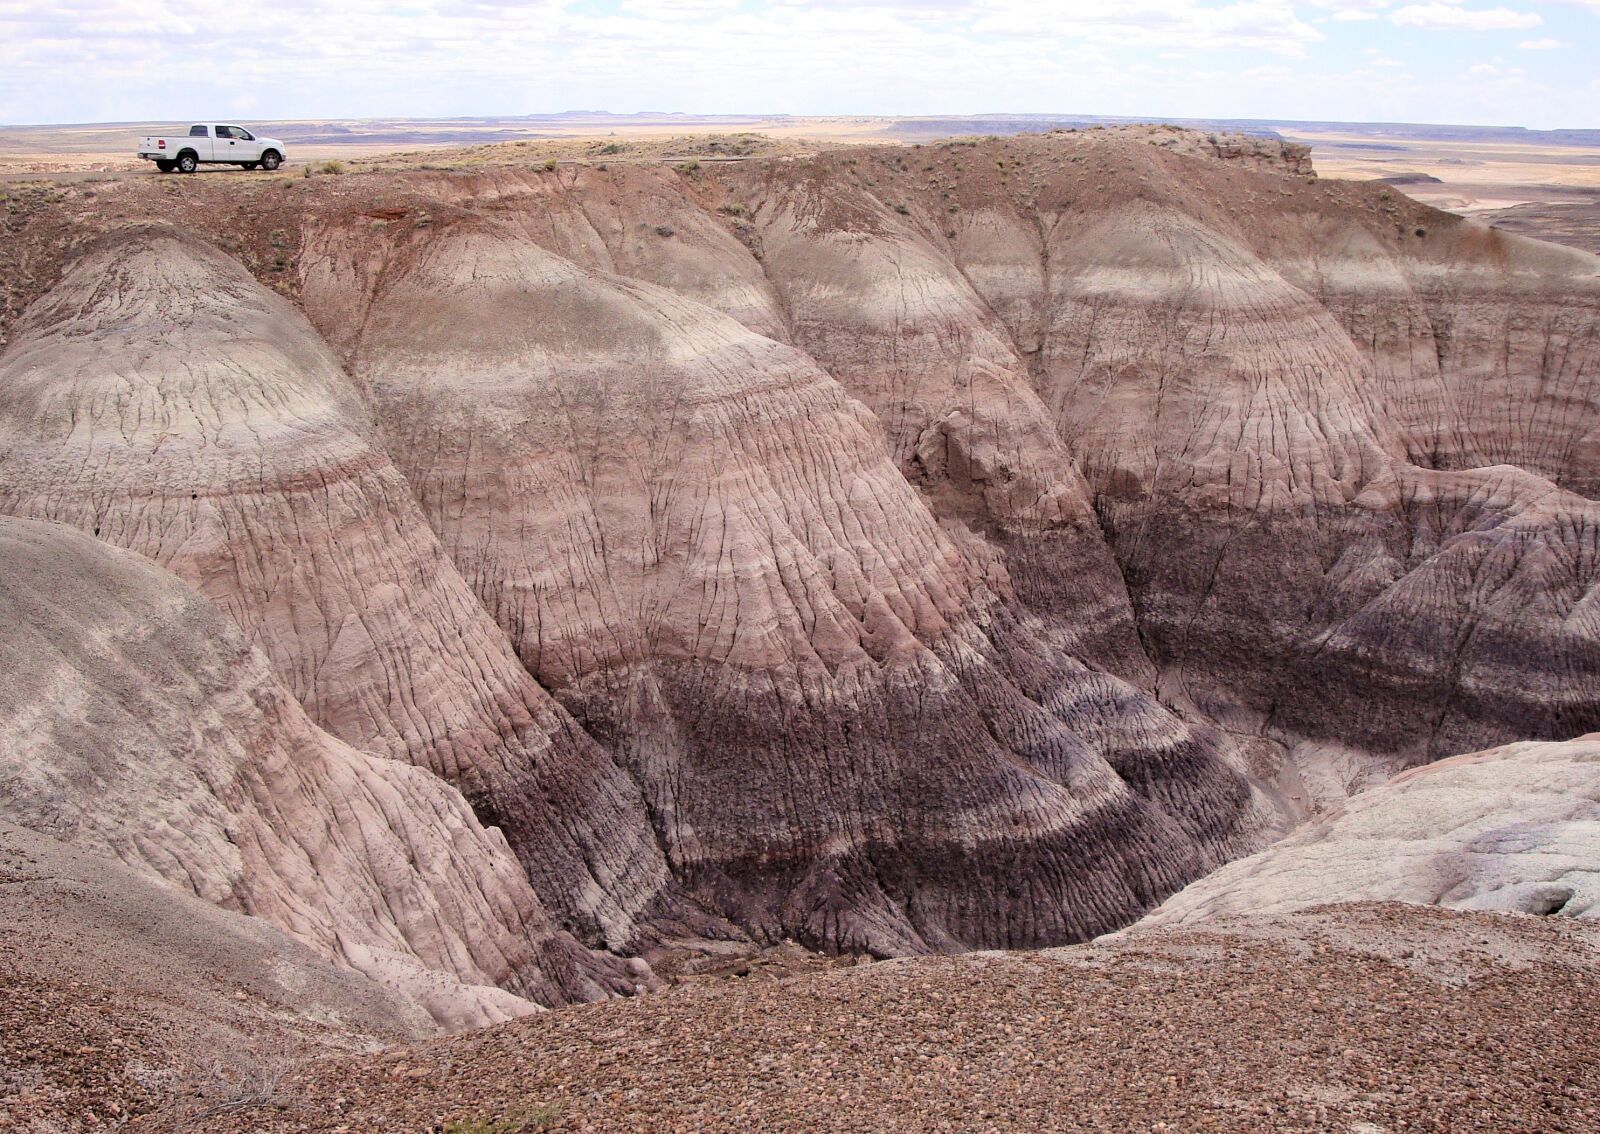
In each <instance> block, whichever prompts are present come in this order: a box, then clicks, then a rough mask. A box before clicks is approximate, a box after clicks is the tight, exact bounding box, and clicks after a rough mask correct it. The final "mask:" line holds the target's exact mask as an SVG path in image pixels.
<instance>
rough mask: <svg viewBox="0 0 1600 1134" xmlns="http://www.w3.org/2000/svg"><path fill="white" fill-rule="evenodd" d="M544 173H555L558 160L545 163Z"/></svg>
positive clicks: (551, 159) (552, 159)
mask: <svg viewBox="0 0 1600 1134" xmlns="http://www.w3.org/2000/svg"><path fill="white" fill-rule="evenodd" d="M544 171H545V172H546V173H554V172H555V171H556V159H555V158H550V159H549V160H547V161H546V162H545V163H544Z"/></svg>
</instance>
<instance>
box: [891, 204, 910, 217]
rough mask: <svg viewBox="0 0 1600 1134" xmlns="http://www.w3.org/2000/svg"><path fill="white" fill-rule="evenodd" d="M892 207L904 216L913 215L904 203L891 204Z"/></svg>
mask: <svg viewBox="0 0 1600 1134" xmlns="http://www.w3.org/2000/svg"><path fill="white" fill-rule="evenodd" d="M890 207H891V208H892V209H894V211H895V212H897V213H899V214H900V215H901V216H903V217H909V216H910V215H911V210H910V209H908V208H906V207H905V206H904V205H891V206H890Z"/></svg>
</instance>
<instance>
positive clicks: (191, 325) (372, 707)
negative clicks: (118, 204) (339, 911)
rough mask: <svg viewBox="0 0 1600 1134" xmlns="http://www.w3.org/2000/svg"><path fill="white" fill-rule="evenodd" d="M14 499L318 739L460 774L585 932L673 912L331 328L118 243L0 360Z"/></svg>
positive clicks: (233, 284) (622, 939)
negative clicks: (456, 553)
mask: <svg viewBox="0 0 1600 1134" xmlns="http://www.w3.org/2000/svg"><path fill="white" fill-rule="evenodd" d="M438 424H439V425H440V426H441V427H442V426H443V425H444V423H443V422H440V423H438ZM0 511H6V512H10V513H12V514H17V515H27V516H33V517H37V518H41V519H51V520H58V521H63V522H66V523H70V524H73V525H75V526H77V527H79V528H82V529H84V530H86V531H91V532H93V533H94V534H95V535H97V536H99V537H100V538H101V539H103V540H106V541H108V542H111V543H115V544H118V545H120V546H123V547H127V548H130V549H132V550H135V551H138V552H141V553H143V554H145V555H147V556H149V557H150V558H152V559H154V560H156V561H157V562H158V563H161V564H162V565H163V566H165V567H168V568H169V569H171V570H172V571H174V572H176V573H177V574H178V575H180V576H181V577H183V578H184V579H185V580H186V581H188V582H189V583H191V584H192V585H193V586H194V587H195V588H196V589H197V590H199V591H200V592H201V593H202V594H204V595H206V596H207V597H208V598H210V599H212V600H213V601H214V602H215V603H217V605H218V606H220V607H221V608H222V609H223V610H224V611H226V612H227V613H228V614H229V615H230V616H231V617H232V618H233V620H234V621H235V622H236V623H237V624H238V625H239V626H240V627H242V628H243V629H244V630H245V632H246V634H247V636H248V637H249V639H250V640H251V641H252V642H253V643H255V644H256V645H258V646H260V647H261V649H262V650H263V651H264V652H265V653H266V655H267V656H268V658H270V659H271V661H272V663H273V665H274V668H275V669H276V670H277V672H278V674H279V675H280V676H281V677H282V679H283V680H284V682H285V684H287V685H288V687H289V689H290V690H291V692H293V693H294V695H295V696H296V697H297V698H298V699H299V700H300V702H301V703H302V704H303V705H304V706H305V708H306V710H307V711H308V712H309V713H310V714H311V716H312V718H313V719H314V720H316V721H317V722H318V723H319V724H321V725H322V726H323V727H324V728H326V729H328V730H329V731H330V732H332V733H333V734H334V735H336V736H338V737H340V738H341V739H343V740H346V741H348V742H349V743H351V744H353V745H356V746H357V747H360V748H363V749H366V750H370V751H375V752H381V753H386V754H389V755H392V756H395V757H398V758H402V759H405V760H409V761H410V762H412V763H415V764H418V765H420V766H422V767H425V768H428V769H430V770H432V771H433V772H436V773H437V774H439V775H441V776H443V777H444V778H445V779H447V780H449V781H450V782H452V783H454V784H456V785H457V786H458V787H459V788H460V789H461V790H462V792H463V793H464V794H465V795H466V796H467V798H468V800H469V801H470V802H471V803H472V805H473V807H474V808H475V809H476V810H477V812H478V814H479V815H480V816H481V817H482V818H484V820H485V821H486V822H490V823H493V824H495V825H497V826H499V827H501V828H502V829H503V830H504V831H505V834H506V836H507V838H508V839H509V840H510V842H511V844H512V847H513V849H514V850H515V851H516V852H517V855H518V857H519V858H520V859H521V861H522V863H523V865H524V868H525V869H526V870H527V872H528V874H529V876H530V878H531V879H532V880H533V883H534V886H535V888H536V889H537V891H538V892H539V894H540V895H541V897H542V898H543V899H544V901H545V903H546V904H547V905H548V906H549V907H550V909H551V912H552V914H553V915H554V916H556V917H557V918H558V919H560V920H561V921H562V922H563V923H564V924H568V925H570V926H571V927H572V928H573V929H574V930H575V931H577V932H579V933H581V934H583V935H584V936H585V937H586V938H588V939H590V940H592V941H595V942H604V943H606V944H608V945H611V946H613V947H621V946H623V945H625V944H627V943H629V942H631V941H633V940H634V939H636V938H637V937H638V936H639V935H640V933H641V918H645V919H648V918H650V917H652V916H655V915H658V914H660V913H661V912H662V910H663V909H664V908H670V906H671V896H670V894H669V893H667V891H669V889H670V886H671V879H670V878H669V876H668V874H667V870H666V865H665V863H664V862H663V860H662V857H661V854H660V852H659V851H658V850H657V848H656V846H655V843H654V841H653V839H652V838H651V836H650V827H649V823H648V820H647V819H646V817H645V812H644V808H643V805H642V803H641V801H640V799H639V795H638V791H637V789H636V788H635V787H634V785H633V784H632V783H630V782H629V781H628V779H627V777H626V776H625V775H623V774H622V773H621V772H620V771H619V770H618V769H617V768H616V766H615V765H614V764H613V763H612V762H611V760H610V758H609V757H608V756H607V755H606V753H605V752H603V751H602V750H601V749H600V748H599V747H598V746H597V745H596V744H595V743H594V742H593V741H592V740H591V739H590V738H589V737H588V736H587V735H585V734H584V733H583V731H582V730H581V729H580V728H578V727H577V725H576V724H575V723H574V722H573V721H572V719H571V717H570V716H569V715H568V714H567V713H566V712H565V711H563V710H562V709H561V708H560V706H558V705H557V704H555V703H554V702H553V701H552V700H551V699H550V697H549V696H548V695H547V694H546V693H545V692H544V691H543V690H542V689H540V688H539V687H538V686H537V685H536V684H535V683H534V682H533V681H532V680H531V679H530V678H529V676H528V674H527V673H526V671H525V670H523V668H522V667H521V666H520V665H519V664H518V662H517V658H516V656H515V654H513V652H512V651H511V650H510V649H509V648H508V646H507V644H506V641H505V638H504V636H503V635H502V634H501V633H500V631H499V630H498V629H497V628H496V627H495V625H494V623H493V622H492V621H491V620H490V619H489V618H488V616H487V615H486V614H485V613H484V611H483V609H482V607H480V606H479V605H478V602H477V600H476V599H475V598H474V596H473V595H472V593H471V591H470V590H469V589H468V588H467V587H466V585H465V584H464V583H463V582H462V580H461V578H460V576H459V575H458V574H457V573H456V570H455V568H454V567H453V566H452V565H451V563H450V561H449V559H448V558H447V557H446V556H445V555H444V553H443V552H442V551H441V549H440V547H439V544H438V541H437V540H436V539H435V538H434V535H433V533H432V531H430V530H429V528H428V525H427V523H426V522H425V521H424V519H423V517H422V514H421V512H420V511H419V510H418V509H417V506H416V502H415V500H414V499H413V498H412V495H411V489H410V487H409V486H408V485H407V484H406V482H405V480H404V479H403V478H402V477H401V476H400V474H399V473H398V472H397V471H396V470H395V468H394V466H393V465H392V464H391V463H390V461H389V459H388V457H387V456H386V455H385V454H384V452H383V450H382V449H381V448H380V447H379V446H378V445H377V444H376V442H375V440H374V438H373V436H372V428H371V425H370V422H369V419H368V415H367V411H366V409H365V407H364V406H363V404H362V402H361V399H360V397H359V396H358V395H357V393H356V391H355V389H354V388H353V387H352V386H351V385H350V384H349V382H348V380H347V379H346V378H345V376H344V374H343V373H342V371H341V370H340V369H339V366H338V365H337V363H336V362H335V361H334V360H333V359H332V357H331V356H330V355H329V353H328V351H327V349H326V348H325V347H324V346H323V345H322V343H321V342H320V340H319V339H318V338H317V335H316V333H315V332H314V331H313V330H312V329H311V328H310V327H309V326H308V325H307V324H306V322H305V320H304V318H303V317H302V316H301V315H300V314H299V313H298V312H296V311H295V310H294V309H293V308H292V307H290V306H289V305H288V304H287V303H285V302H284V301H283V300H282V299H280V298H279V297H278V296H276V295H273V294H272V293H271V292H269V291H267V290H266V289H265V288H263V287H261V286H260V285H259V284H258V283H256V281H255V280H253V279H252V278H251V277H250V276H249V274H248V273H247V272H245V271H244V269H243V268H242V267H241V266H240V265H239V264H238V263H236V262H234V261H232V260H230V259H228V258H227V257H225V256H223V255H222V254H221V253H219V252H217V251H216V250H215V249H213V248H211V247H210V246H208V245H205V244H202V243H200V242H198V241H196V240H193V239H190V238H187V237H181V236H179V235H177V234H176V233H174V232H171V231H168V230H161V229H142V230H141V229H134V230H127V231H124V232H121V233H118V234H116V235H114V236H112V237H110V238H108V239H106V240H104V241H102V242H101V243H100V244H99V245H98V246H97V247H95V248H93V249H91V250H90V251H89V252H88V253H87V254H86V255H84V256H83V257H81V258H80V259H79V260H78V261H77V262H76V263H75V264H74V265H73V266H72V268H71V269H70V270H69V271H68V272H67V273H66V275H65V276H64V278H63V279H62V280H61V282H60V283H59V284H58V285H57V287H56V288H55V289H54V290H52V291H51V292H50V293H49V294H48V295H46V296H45V297H44V298H43V299H42V300H40V301H39V302H38V303H36V304H35V305H34V306H33V307H32V308H31V309H30V311H29V313H28V316H27V318H26V319H25V320H24V322H23V323H22V325H21V327H20V328H19V331H18V334H17V335H16V336H15V339H14V341H13V343H12V345H11V347H10V349H9V350H8V351H7V352H6V354H5V355H4V356H3V358H0Z"/></svg>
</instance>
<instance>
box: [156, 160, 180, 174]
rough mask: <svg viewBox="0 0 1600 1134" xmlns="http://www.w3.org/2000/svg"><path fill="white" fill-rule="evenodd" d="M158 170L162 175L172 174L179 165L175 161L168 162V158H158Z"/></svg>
mask: <svg viewBox="0 0 1600 1134" xmlns="http://www.w3.org/2000/svg"><path fill="white" fill-rule="evenodd" d="M156 168H157V169H159V170H160V171H161V172H162V173H171V172H172V171H173V170H175V169H177V168H178V163H177V162H175V161H168V160H167V159H166V158H157V159H156Z"/></svg>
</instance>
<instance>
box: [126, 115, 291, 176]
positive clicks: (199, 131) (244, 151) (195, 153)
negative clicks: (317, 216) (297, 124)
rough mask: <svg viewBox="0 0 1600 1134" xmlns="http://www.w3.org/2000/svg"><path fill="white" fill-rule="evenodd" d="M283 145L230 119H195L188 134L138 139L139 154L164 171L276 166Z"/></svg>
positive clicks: (279, 163) (157, 135) (279, 159)
mask: <svg viewBox="0 0 1600 1134" xmlns="http://www.w3.org/2000/svg"><path fill="white" fill-rule="evenodd" d="M284 154H285V147H284V144H283V143H282V142H280V141H278V140H277V139H276V138H263V137H260V136H258V135H256V134H254V133H252V132H251V131H249V130H247V129H245V128H244V127H243V126H237V125H234V124H233V123H231V122H196V123H194V124H193V125H192V126H190V127H189V132H188V133H187V134H153V135H150V136H149V137H146V138H141V139H140V140H139V156H140V157H141V158H143V159H145V160H146V161H153V162H155V163H156V168H157V169H159V170H160V171H161V172H162V173H171V172H172V171H173V170H178V171H179V172H180V173H193V172H194V171H195V170H196V169H198V168H199V167H200V166H201V165H237V166H240V167H242V168H244V169H265V170H268V171H271V170H274V169H277V168H278V167H279V166H280V165H282V164H283V159H284Z"/></svg>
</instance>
